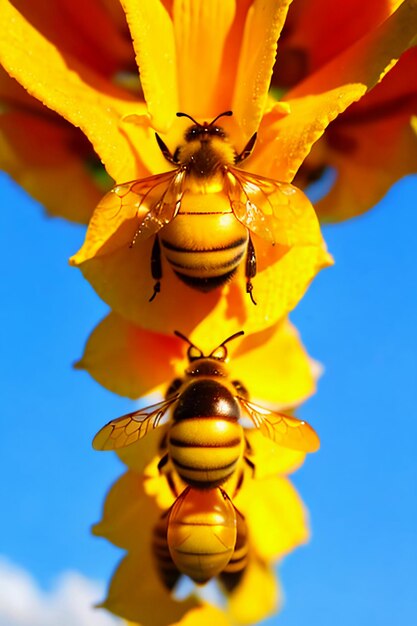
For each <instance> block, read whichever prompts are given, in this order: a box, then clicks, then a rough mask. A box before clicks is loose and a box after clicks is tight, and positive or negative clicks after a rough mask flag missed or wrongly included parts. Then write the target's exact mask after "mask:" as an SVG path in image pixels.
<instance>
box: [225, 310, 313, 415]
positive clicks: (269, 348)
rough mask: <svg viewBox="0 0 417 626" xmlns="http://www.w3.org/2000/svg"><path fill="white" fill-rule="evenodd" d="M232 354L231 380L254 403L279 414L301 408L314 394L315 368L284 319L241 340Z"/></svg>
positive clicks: (292, 328) (294, 332)
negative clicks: (242, 387) (243, 387)
mask: <svg viewBox="0 0 417 626" xmlns="http://www.w3.org/2000/svg"><path fill="white" fill-rule="evenodd" d="M232 354H233V356H232V358H231V360H230V370H231V376H232V378H233V379H235V380H236V379H237V380H240V381H242V382H243V383H244V384H245V385H246V386H247V387H248V389H249V392H250V396H251V399H252V400H254V401H255V402H262V403H263V404H264V405H265V406H269V407H271V408H272V406H273V407H274V408H276V409H277V410H278V409H279V408H285V407H290V406H295V405H297V404H300V403H301V402H302V401H303V400H305V399H306V398H308V397H309V396H310V395H312V394H313V393H314V392H315V390H316V383H315V380H316V379H315V371H316V370H315V366H313V365H312V361H311V360H310V359H309V357H308V356H307V354H306V352H305V350H304V348H303V345H302V343H301V341H300V337H299V334H298V332H297V330H296V329H295V327H294V326H293V325H292V324H291V323H290V322H289V321H288V320H287V319H285V320H283V321H282V322H280V323H278V324H276V325H275V326H272V327H270V328H268V329H267V330H264V331H262V332H261V333H257V334H254V335H251V336H250V337H246V338H244V340H243V341H242V343H241V344H240V345H239V347H238V349H237V350H236V351H235V352H233V353H232Z"/></svg>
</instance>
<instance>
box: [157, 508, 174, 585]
mask: <svg viewBox="0 0 417 626" xmlns="http://www.w3.org/2000/svg"><path fill="white" fill-rule="evenodd" d="M168 519H169V516H168V514H167V513H165V514H164V515H161V517H160V518H159V520H158V522H157V524H156V525H155V526H154V529H153V536H152V552H153V555H154V557H155V560H156V568H157V570H158V573H159V576H160V578H161V580H162V582H163V583H164V585H165V587H167V589H170V590H171V589H173V588H174V587H175V585H176V583H177V581H178V579H179V577H180V576H181V572H179V571H178V569H177V567H176V565H175V563H174V561H173V560H172V557H171V554H170V552H169V548H168V543H167V531H168Z"/></svg>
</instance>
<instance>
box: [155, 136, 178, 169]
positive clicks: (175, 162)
mask: <svg viewBox="0 0 417 626" xmlns="http://www.w3.org/2000/svg"><path fill="white" fill-rule="evenodd" d="M155 137H156V141H157V144H158V146H159V149H160V150H161V152H162V154H163V155H164V157H165V158H166V160H167V161H169V162H170V163H172V164H173V165H178V154H174V155H172V154H171V151H170V149H169V148H168V146H167V145H166V143H165V142H164V141H162V139H161V138H160V136H159V135H158V133H155Z"/></svg>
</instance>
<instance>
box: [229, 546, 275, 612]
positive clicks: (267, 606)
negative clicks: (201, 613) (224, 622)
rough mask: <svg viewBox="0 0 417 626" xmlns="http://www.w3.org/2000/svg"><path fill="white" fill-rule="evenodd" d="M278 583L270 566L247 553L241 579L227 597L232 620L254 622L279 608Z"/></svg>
mask: <svg viewBox="0 0 417 626" xmlns="http://www.w3.org/2000/svg"><path fill="white" fill-rule="evenodd" d="M280 595H281V593H280V588H279V583H278V581H277V579H276V577H275V575H274V572H273V570H272V568H271V567H270V566H269V565H267V564H266V563H264V562H262V561H261V560H260V559H258V558H257V557H256V555H255V554H253V552H252V553H251V552H250V553H249V562H248V566H247V568H246V570H245V574H244V576H243V579H242V581H241V582H240V584H239V585H238V587H237V588H236V589H235V591H234V592H233V593H231V594H230V596H228V599H227V614H228V615H230V618H231V620H232V622H234V623H236V622H237V623H238V624H254V623H256V622H258V621H260V620H262V619H265V618H266V617H268V615H271V614H272V613H274V612H276V611H277V610H278V609H279V604H280V599H281V598H280Z"/></svg>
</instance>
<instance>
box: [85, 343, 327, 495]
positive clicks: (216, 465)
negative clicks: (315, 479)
mask: <svg viewBox="0 0 417 626" xmlns="http://www.w3.org/2000/svg"><path fill="white" fill-rule="evenodd" d="M175 334H176V335H177V336H178V337H180V338H181V339H183V340H184V341H186V342H187V343H188V344H189V348H188V351H187V358H188V361H189V363H188V366H187V368H186V369H185V372H184V376H183V377H182V378H175V379H174V380H173V381H172V383H171V384H170V386H169V388H168V390H167V393H166V397H165V400H163V401H162V402H158V403H157V404H154V405H152V406H149V407H146V408H144V409H139V410H138V411H134V412H133V413H128V414H127V415H124V416H122V417H119V418H117V419H114V420H112V421H110V422H109V423H108V424H106V426H104V427H103V428H102V429H101V430H100V431H99V432H98V433H97V435H96V436H95V438H94V440H93V447H94V448H95V449H97V450H115V449H119V448H123V447H125V446H128V445H130V444H132V443H134V442H136V441H138V440H139V439H141V438H142V437H145V435H146V434H147V433H148V432H149V430H150V429H151V428H156V427H157V426H159V425H160V424H161V420H162V419H163V417H164V416H165V415H166V414H167V413H168V409H170V408H172V420H171V421H170V423H169V427H168V429H167V434H166V436H165V437H164V438H163V441H162V444H161V447H162V451H161V454H162V456H161V460H160V462H159V469H160V470H161V471H162V469H163V468H164V467H165V465H167V463H168V462H169V461H170V462H171V464H172V466H173V468H174V470H175V471H176V472H177V474H178V475H179V476H180V478H181V479H182V480H183V481H184V483H186V484H187V485H190V486H192V487H196V488H198V489H213V488H215V487H219V486H220V485H222V484H223V483H225V482H226V481H227V480H228V479H229V478H231V477H232V475H233V474H234V473H235V472H236V470H237V468H238V467H241V461H242V460H245V461H246V462H247V463H248V465H249V466H251V467H253V464H252V463H251V461H250V459H249V458H248V454H249V453H250V446H249V444H248V442H247V441H246V438H245V433H244V428H243V426H242V424H241V423H240V421H241V418H243V417H247V418H249V420H250V421H251V422H252V424H253V425H254V426H256V427H257V428H259V430H260V431H261V433H262V434H263V435H265V436H266V437H269V438H270V439H271V440H272V441H274V442H275V443H277V444H279V445H281V446H285V447H287V448H292V449H295V450H302V451H304V452H314V451H316V450H317V449H318V448H319V445H320V442H319V438H318V436H317V434H316V432H315V431H314V430H313V428H312V427H311V426H309V425H308V424H307V423H306V422H304V421H300V420H298V419H296V418H295V417H291V416H289V415H285V414H283V413H276V412H272V411H269V410H268V409H264V408H262V407H260V406H257V405H256V404H254V403H253V402H250V400H249V395H248V392H247V390H246V389H245V387H244V386H243V385H242V383H240V382H239V381H236V380H230V375H229V372H228V370H227V367H226V363H225V361H226V359H227V348H226V344H227V343H228V342H229V341H231V340H232V339H235V338H236V337H238V336H240V335H242V334H243V331H240V332H238V333H235V334H234V335H232V336H231V337H229V338H228V339H226V340H225V341H224V342H223V343H222V344H220V345H219V346H218V347H217V348H215V350H213V351H212V352H211V353H210V354H209V355H208V356H205V355H204V354H203V353H202V351H201V350H200V349H199V348H197V347H196V346H195V345H194V344H193V343H191V341H190V340H189V339H187V337H185V336H184V335H182V334H181V333H180V332H178V331H175ZM168 467H169V466H168Z"/></svg>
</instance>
